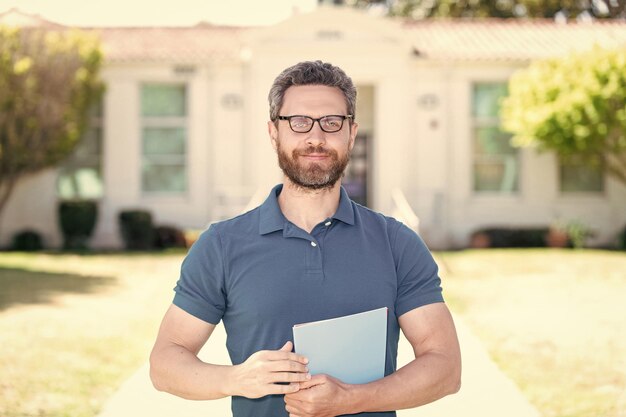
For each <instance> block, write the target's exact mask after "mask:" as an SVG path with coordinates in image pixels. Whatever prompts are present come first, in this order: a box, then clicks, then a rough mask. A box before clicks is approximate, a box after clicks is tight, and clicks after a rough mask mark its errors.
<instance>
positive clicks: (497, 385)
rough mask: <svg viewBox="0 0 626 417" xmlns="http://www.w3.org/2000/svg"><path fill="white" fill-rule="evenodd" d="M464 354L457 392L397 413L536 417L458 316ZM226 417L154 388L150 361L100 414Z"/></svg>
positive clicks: (403, 354) (220, 340)
mask: <svg viewBox="0 0 626 417" xmlns="http://www.w3.org/2000/svg"><path fill="white" fill-rule="evenodd" d="M455 323H456V326H457V331H458V335H459V339H460V342H461V351H462V356H463V386H462V388H461V391H460V392H459V393H457V394H455V395H452V396H449V397H446V398H443V399H441V400H439V401H437V402H435V403H432V404H428V405H425V406H423V407H420V408H417V409H413V410H403V411H399V412H398V417H502V416H507V417H539V413H538V411H537V410H536V409H535V408H534V407H533V406H532V405H530V404H529V403H528V401H527V400H526V399H525V398H524V397H523V396H522V394H521V393H520V391H519V390H518V389H517V387H516V386H515V384H514V383H513V382H512V381H511V380H510V379H508V378H507V377H506V376H505V375H504V374H503V373H502V372H501V371H500V370H499V369H498V367H497V366H496V365H495V364H494V363H493V361H491V359H490V358H489V356H488V354H487V352H486V351H485V349H484V348H483V347H482V345H481V343H480V341H479V340H478V339H477V338H476V337H475V336H474V335H473V334H472V333H471V332H470V331H469V329H468V328H467V327H466V326H465V325H464V324H463V323H462V322H460V320H459V319H458V318H456V319H455ZM225 341H226V336H225V334H224V329H223V327H222V326H221V325H220V326H218V327H217V328H216V329H215V331H214V332H213V334H212V335H211V338H210V340H209V343H207V345H206V346H205V347H204V348H203V350H202V351H201V352H200V357H201V358H204V359H205V360H206V359H207V358H209V357H210V358H211V361H213V362H215V363H230V360H229V358H228V354H227V352H226V348H225V344H226V343H225ZM412 355H413V351H412V349H411V346H410V345H409V343H408V342H407V341H406V340H405V339H403V338H401V340H400V346H399V349H398V367H400V366H402V365H404V364H405V363H407V362H408V361H410V360H411V359H412V358H413V356H412ZM136 416H150V417H222V416H224V417H228V416H232V414H231V412H230V399H229V398H225V399H221V400H217V401H187V400H183V399H181V398H178V397H175V396H172V395H169V394H165V393H161V392H157V391H156V390H155V389H154V388H153V387H152V384H151V382H150V378H149V376H148V364H146V365H144V366H143V367H141V369H139V370H138V371H137V372H136V373H135V374H134V375H133V376H132V377H131V378H130V379H128V381H126V383H124V384H123V385H122V386H121V387H120V389H119V391H118V392H117V393H116V394H115V395H114V396H113V397H112V398H111V399H110V400H109V402H108V403H107V404H106V405H105V407H104V409H103V411H102V413H101V414H100V416H99V417H136Z"/></svg>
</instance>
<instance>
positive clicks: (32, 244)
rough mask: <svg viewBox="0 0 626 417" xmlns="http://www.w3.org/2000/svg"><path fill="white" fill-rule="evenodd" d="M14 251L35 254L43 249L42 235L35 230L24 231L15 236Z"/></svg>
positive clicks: (12, 247) (12, 246) (12, 245)
mask: <svg viewBox="0 0 626 417" xmlns="http://www.w3.org/2000/svg"><path fill="white" fill-rule="evenodd" d="M11 249H12V250H17V251H21V252H34V251H38V250H42V249H43V241H42V239H41V235H40V234H39V233H38V232H35V231H34V230H23V231H21V232H18V233H16V234H15V235H13V242H12V244H11Z"/></svg>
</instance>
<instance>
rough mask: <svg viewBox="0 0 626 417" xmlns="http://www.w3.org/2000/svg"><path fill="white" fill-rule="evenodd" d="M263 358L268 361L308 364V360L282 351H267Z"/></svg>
mask: <svg viewBox="0 0 626 417" xmlns="http://www.w3.org/2000/svg"><path fill="white" fill-rule="evenodd" d="M289 343H291V342H289ZM263 358H264V359H266V360H268V361H284V360H287V361H294V362H299V363H303V364H307V363H309V360H308V359H307V358H306V357H305V356H302V355H298V354H297V353H293V352H286V351H284V350H268V351H265V352H264V355H263Z"/></svg>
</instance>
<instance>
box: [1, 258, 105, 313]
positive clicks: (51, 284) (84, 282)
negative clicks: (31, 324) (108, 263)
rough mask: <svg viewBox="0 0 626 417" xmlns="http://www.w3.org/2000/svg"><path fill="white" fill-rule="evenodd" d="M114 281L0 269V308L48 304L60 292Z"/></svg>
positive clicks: (100, 287)
mask: <svg viewBox="0 0 626 417" xmlns="http://www.w3.org/2000/svg"><path fill="white" fill-rule="evenodd" d="M116 281H117V279H115V278H110V277H95V276H83V275H73V274H56V273H50V272H39V271H37V272H35V271H27V270H23V269H14V268H0V311H2V310H6V309H8V308H10V307H14V306H18V305H24V304H46V303H52V302H53V301H54V298H55V297H56V296H59V295H62V294H68V293H74V294H93V293H96V292H99V291H102V290H104V289H106V288H108V287H111V286H112V285H113V284H115V282H116Z"/></svg>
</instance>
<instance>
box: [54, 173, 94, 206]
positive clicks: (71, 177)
mask: <svg viewBox="0 0 626 417" xmlns="http://www.w3.org/2000/svg"><path fill="white" fill-rule="evenodd" d="M103 191H104V190H103V186H102V177H101V175H100V170H99V169H98V167H78V168H69V167H68V168H62V169H61V172H60V173H59V179H58V182H57V192H58V194H59V197H60V198H61V199H97V198H101V197H102V195H103V194H104V192H103Z"/></svg>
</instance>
